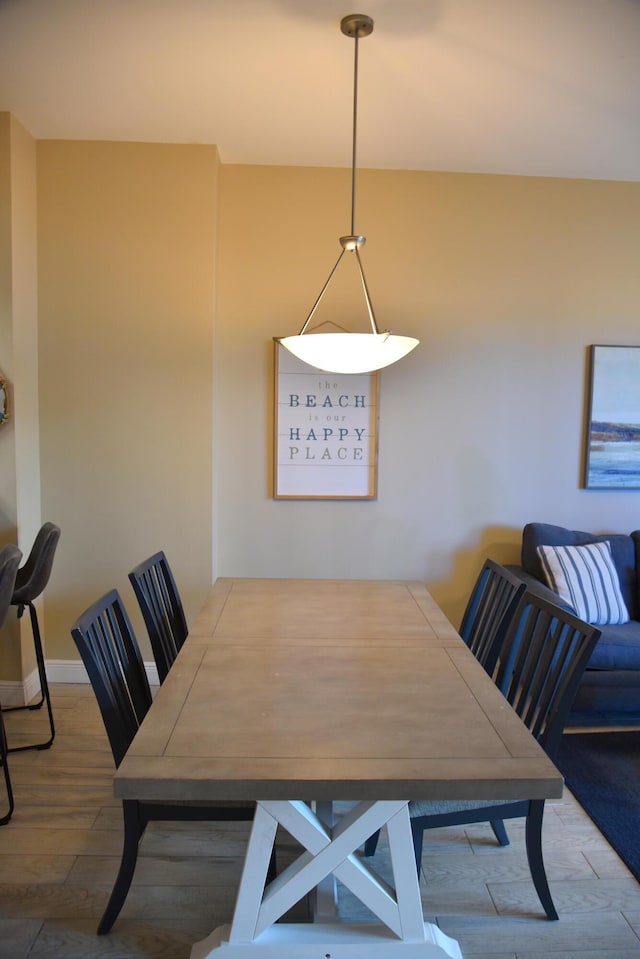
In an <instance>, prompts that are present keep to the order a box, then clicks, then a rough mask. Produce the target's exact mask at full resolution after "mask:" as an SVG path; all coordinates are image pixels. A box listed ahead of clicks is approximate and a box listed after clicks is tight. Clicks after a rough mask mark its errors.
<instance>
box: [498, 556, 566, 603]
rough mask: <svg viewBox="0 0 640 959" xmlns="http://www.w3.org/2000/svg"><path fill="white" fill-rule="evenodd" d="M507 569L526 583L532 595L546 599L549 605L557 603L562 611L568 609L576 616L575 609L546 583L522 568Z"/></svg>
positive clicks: (512, 567)
mask: <svg viewBox="0 0 640 959" xmlns="http://www.w3.org/2000/svg"><path fill="white" fill-rule="evenodd" d="M506 568H507V569H508V570H510V571H511V572H512V573H513V574H514V575H515V576H517V577H518V579H521V580H522V582H523V583H526V585H527V589H528V590H529V592H530V593H533V595H534V596H539V597H540V598H541V599H546V600H547V602H549V603H555V605H556V606H560V607H561V608H562V609H568V610H569V612H570V613H574V615H575V610H574V609H573V607H571V606H570V605H569V604H568V603H565V602H564V600H562V599H560V597H559V596H558V594H557V593H556V592H555V591H554V590H553V589H549V587H548V586H547V585H546V583H541V582H540V580H539V579H536V577H535V576H533V575H532V574H531V573H527V571H526V570H525V569H523V568H522V566H507V567H506Z"/></svg>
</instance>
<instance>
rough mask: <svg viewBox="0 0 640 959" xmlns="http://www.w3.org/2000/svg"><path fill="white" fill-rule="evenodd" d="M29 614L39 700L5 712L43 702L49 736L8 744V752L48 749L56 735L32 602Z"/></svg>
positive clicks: (31, 707)
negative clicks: (38, 680)
mask: <svg viewBox="0 0 640 959" xmlns="http://www.w3.org/2000/svg"><path fill="white" fill-rule="evenodd" d="M28 606H29V615H30V617H31V630H32V633H33V645H34V647H35V652H36V663H37V665H38V676H39V679H40V700H39V701H38V702H37V703H27V704H26V705H25V706H10V707H9V708H8V709H6V710H5V712H13V711H14V710H17V709H40V707H41V706H42V704H43V703H45V702H46V704H47V714H48V717H49V738H48V739H47V740H45V742H42V743H30V744H29V745H28V746H10V747H9V748H8V750H7V751H8V752H10V753H19V752H23V751H24V750H25V749H48V748H49V747H50V746H51V744H52V742H53V740H54V738H55V735H56V729H55V725H54V722H53V709H52V708H51V695H50V693H49V682H48V680H47V669H46V666H45V661H44V650H43V649H42V640H41V639H40V626H39V624H38V614H37V612H36V608H35V606H34V605H33V603H28ZM23 609H24V607H20V608H19V610H18V617H20V616H21V615H22V610H23Z"/></svg>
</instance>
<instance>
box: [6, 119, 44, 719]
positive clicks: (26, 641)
mask: <svg viewBox="0 0 640 959" xmlns="http://www.w3.org/2000/svg"><path fill="white" fill-rule="evenodd" d="M0 196H1V197H2V199H1V201H0V211H1V212H0V237H1V239H0V290H1V291H2V292H1V293H0V369H2V371H3V373H4V374H5V376H6V377H7V380H8V383H9V390H10V418H9V420H8V422H7V423H6V424H5V425H4V426H3V427H2V430H1V431H0V544H2V545H4V544H5V543H7V542H12V543H15V542H17V543H18V545H19V546H20V548H21V549H22V551H23V553H24V555H25V557H26V555H27V553H28V552H29V550H30V548H31V545H32V543H33V539H34V537H35V535H36V533H37V531H38V528H39V526H40V459H39V449H40V437H39V423H38V354H37V324H38V315H37V259H36V205H37V200H36V144H35V140H34V139H33V137H32V136H31V135H30V134H29V133H28V132H27V131H26V130H25V129H24V127H22V126H21V125H20V124H19V123H18V121H17V120H16V118H15V117H12V116H11V115H10V114H8V113H2V114H0ZM41 607H42V604H41V603H40V604H39V615H40V616H41V618H42V623H43V626H44V616H43V612H42V608H41ZM2 649H3V654H2V657H0V675H1V676H2V678H3V680H12V681H15V680H21V679H22V678H23V677H24V676H25V675H27V674H28V673H29V672H30V671H31V670H32V669H33V668H34V667H35V655H34V649H33V641H32V639H31V632H30V626H29V625H28V617H27V618H26V619H23V620H21V622H20V623H18V621H17V619H16V616H15V611H10V613H9V616H8V618H7V620H6V624H5V626H4V630H3V640H2ZM6 701H7V700H6V698H5V702H6Z"/></svg>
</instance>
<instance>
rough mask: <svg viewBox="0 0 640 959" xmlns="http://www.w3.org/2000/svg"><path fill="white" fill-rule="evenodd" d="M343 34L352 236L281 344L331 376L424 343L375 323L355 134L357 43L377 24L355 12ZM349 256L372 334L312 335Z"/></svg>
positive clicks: (364, 369) (392, 358) (391, 359)
mask: <svg viewBox="0 0 640 959" xmlns="http://www.w3.org/2000/svg"><path fill="white" fill-rule="evenodd" d="M340 29H341V31H342V33H343V34H344V35H345V36H347V37H352V38H353V40H354V46H355V56H354V71H353V153H352V164H351V233H350V235H349V236H341V237H340V246H341V247H342V251H341V253H340V255H339V257H338V259H337V260H336V263H335V265H334V267H333V269H332V270H331V273H330V274H329V278H328V280H327V282H326V283H325V284H324V286H323V287H322V289H321V291H320V294H319V296H318V298H317V300H316V301H315V303H314V304H313V306H312V308H311V312H310V313H309V315H308V317H307V319H306V320H305V322H304V324H303V326H302V329H301V330H300V332H299V333H298V335H297V336H284V337H280V338H279V339H278V342H279V343H281V344H282V346H284V347H285V348H286V349H287V350H289V352H291V353H293V354H294V356H297V357H298V359H300V360H303V361H304V362H305V363H308V364H309V365H310V366H315V367H316V368H317V369H320V370H325V371H327V372H328V373H370V372H372V371H373V370H380V369H382V368H383V367H384V366H389V365H390V364H391V363H395V362H396V361H397V360H400V359H402V357H403V356H406V354H407V353H409V352H410V351H411V350H413V349H414V347H416V346H417V345H418V343H419V340H416V339H415V338H413V337H411V336H396V335H395V334H393V333H391V331H390V330H385V331H384V332H382V333H381V332H380V331H379V329H378V325H377V323H376V318H375V314H374V312H373V306H372V304H371V297H370V296H369V289H368V287H367V281H366V279H365V275H364V270H363V268H362V260H361V258H360V247H362V246H364V243H365V242H366V241H365V237H363V236H359V235H357V234H356V231H355V199H356V132H357V117H358V41H359V40H360V38H361V37H368V36H369V35H370V34H371V33H372V32H373V20H372V19H371V17H368V16H366V15H365V14H360V13H355V14H349V16H347V17H343V18H342V20H341V22H340ZM345 253H351V254H352V255H354V256H355V258H356V261H357V264H358V271H359V273H360V280H361V282H362V289H363V292H364V298H365V302H366V304H367V312H368V314H369V323H370V325H371V332H370V333H348V332H342V333H307V327H308V326H309V323H310V322H311V319H312V318H313V315H314V313H315V312H316V310H317V308H318V306H319V305H320V301H321V300H322V298H323V296H324V294H325V293H326V291H327V288H328V286H329V284H330V283H331V280H332V279H333V276H334V274H335V272H336V270H337V269H338V266H339V264H340V262H341V260H342V257H343V256H344V254H345Z"/></svg>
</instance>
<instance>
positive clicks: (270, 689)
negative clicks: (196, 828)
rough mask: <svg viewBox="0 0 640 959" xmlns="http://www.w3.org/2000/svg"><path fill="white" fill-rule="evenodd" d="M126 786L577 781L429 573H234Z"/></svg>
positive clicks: (419, 794) (204, 615) (176, 794)
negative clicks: (564, 774) (564, 773)
mask: <svg viewBox="0 0 640 959" xmlns="http://www.w3.org/2000/svg"><path fill="white" fill-rule="evenodd" d="M114 784H115V785H114V788H115V794H116V796H118V797H121V798H131V799H149V798H153V799H157V800H167V801H171V800H232V799H253V800H272V799H287V800H290V799H291V798H292V797H293V798H295V799H300V800H335V799H344V800H350V799H354V800H355V799H367V798H375V799H378V800H384V799H398V800H400V799H403V800H406V799H421V798H443V799H444V798H458V799H464V798H479V799H501V798H508V799H517V798H529V799H533V798H556V797H559V796H561V795H562V778H561V776H560V774H559V772H558V771H557V770H556V768H555V767H554V766H553V764H552V763H551V762H550V760H549V759H548V758H547V757H546V755H545V754H544V752H543V751H542V749H541V748H540V747H539V746H538V744H537V743H536V742H535V740H534V739H533V738H532V736H531V735H530V734H529V732H528V730H527V729H526V728H525V727H524V725H523V724H522V723H521V721H520V719H519V718H518V717H517V716H516V715H515V713H514V712H513V711H512V709H511V707H510V706H509V705H508V703H507V702H506V700H505V699H504V698H503V696H502V695H501V694H500V693H499V691H498V690H497V689H496V687H495V686H494V684H493V682H492V681H491V679H490V678H489V677H488V676H487V675H486V674H485V672H484V670H483V669H482V668H481V667H480V666H479V664H478V663H477V662H476V660H475V659H474V657H473V656H472V654H471V653H470V652H469V650H468V649H467V647H466V646H465V645H464V643H463V642H462V641H461V639H460V637H459V636H458V634H457V633H456V631H455V629H454V628H453V627H452V625H451V624H450V623H449V622H448V620H447V619H446V617H445V616H444V614H443V613H442V611H441V610H440V609H439V607H438V606H437V604H436V603H435V602H434V600H433V599H432V598H431V596H430V595H429V593H428V592H427V590H426V589H425V588H424V586H422V585H421V584H419V583H404V582H383V581H372V582H369V581H362V582H358V581H343V580H337V581H327V580H291V579H287V580H276V579H274V580H256V579H220V580H218V581H217V582H216V584H215V585H214V586H213V588H212V590H211V593H210V595H209V597H208V599H207V602H206V603H205V605H204V607H203V609H202V612H201V613H200V615H199V617H198V619H197V620H196V622H195V623H194V624H193V627H192V629H191V631H190V634H189V638H188V639H187V642H186V643H185V645H184V647H183V649H182V650H181V652H180V655H179V656H178V659H177V660H176V662H175V664H174V666H173V667H172V669H171V671H170V673H169V676H168V677H167V679H166V680H165V683H164V684H163V686H162V687H161V688H160V690H159V691H158V694H157V696H156V699H155V701H154V703H153V706H152V707H151V709H150V711H149V714H148V715H147V717H146V719H145V720H144V723H143V724H142V727H141V729H140V731H139V732H138V734H137V736H136V738H135V740H134V742H133V744H132V747H131V749H130V750H129V752H128V754H127V756H126V757H125V759H124V761H123V762H122V764H121V765H120V768H119V769H118V771H117V773H116V776H115V780H114Z"/></svg>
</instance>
